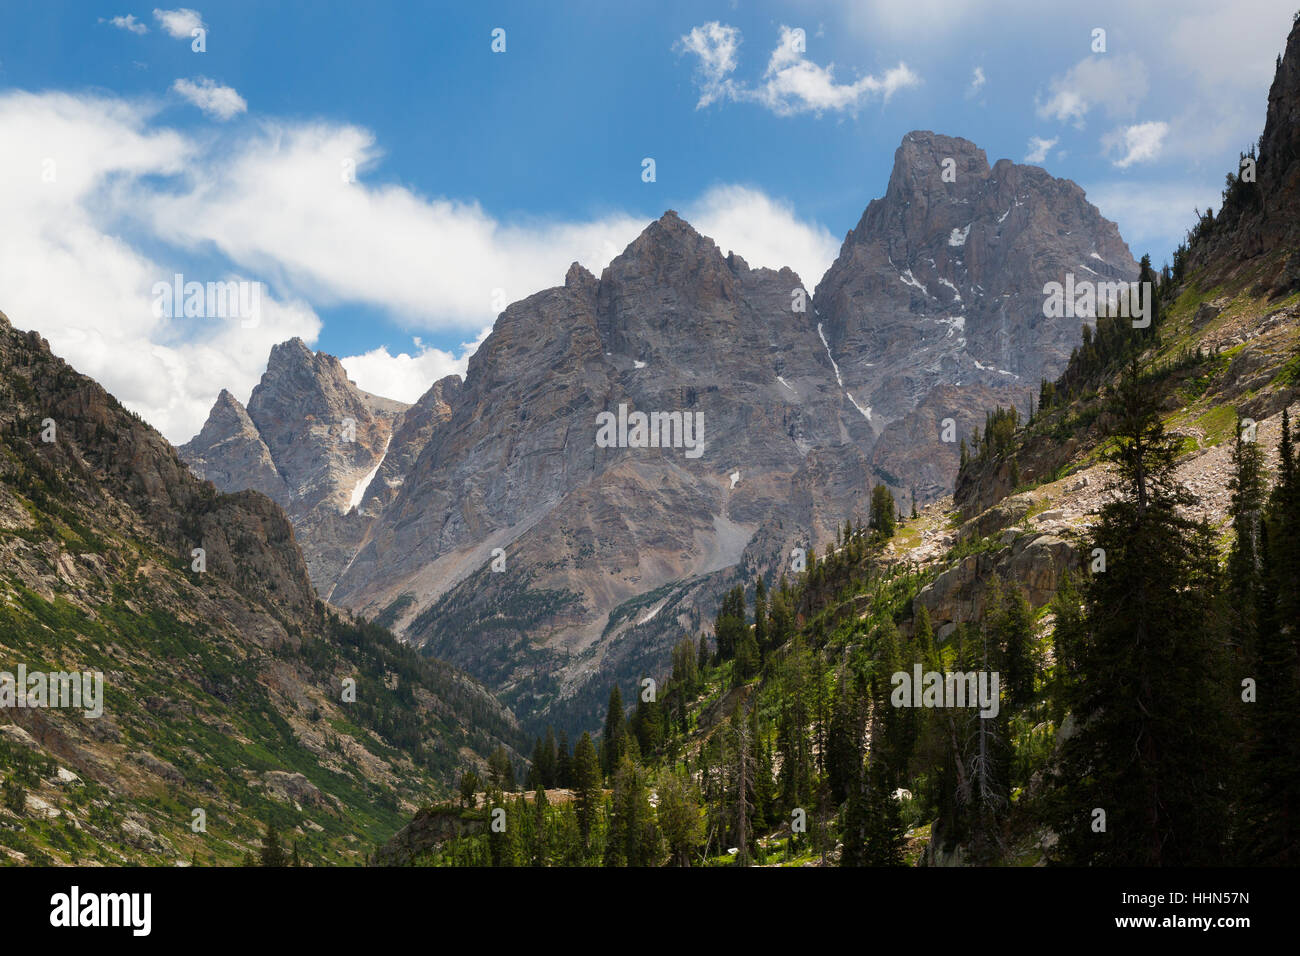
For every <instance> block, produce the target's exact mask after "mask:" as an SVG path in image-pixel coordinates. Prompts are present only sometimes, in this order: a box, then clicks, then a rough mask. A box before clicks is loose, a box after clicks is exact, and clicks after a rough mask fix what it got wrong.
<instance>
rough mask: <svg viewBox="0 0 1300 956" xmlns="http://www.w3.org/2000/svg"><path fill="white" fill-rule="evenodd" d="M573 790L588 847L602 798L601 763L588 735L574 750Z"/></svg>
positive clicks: (580, 829)
mask: <svg viewBox="0 0 1300 956" xmlns="http://www.w3.org/2000/svg"><path fill="white" fill-rule="evenodd" d="M573 789H574V791H575V792H574V803H575V804H576V805H577V811H578V830H579V832H580V833H581V835H582V843H583V846H587V845H589V842H590V840H591V829H592V825H593V824H594V822H595V820H596V814H597V813H598V812H599V810H600V804H601V797H602V794H601V789H600V762H599V761H598V760H597V758H596V746H595V744H593V743H592V742H591V735H590V734H588V733H584V734H583V735H582V737H581V738H579V740H578V746H577V747H575V748H574V749H573Z"/></svg>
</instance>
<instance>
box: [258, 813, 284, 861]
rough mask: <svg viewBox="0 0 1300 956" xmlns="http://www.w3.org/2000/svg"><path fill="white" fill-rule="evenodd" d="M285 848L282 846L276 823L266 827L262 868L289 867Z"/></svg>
mask: <svg viewBox="0 0 1300 956" xmlns="http://www.w3.org/2000/svg"><path fill="white" fill-rule="evenodd" d="M288 862H289V861H288V860H287V859H286V858H285V855H284V847H282V846H281V845H280V831H279V830H277V829H276V828H275V824H274V823H268V824H267V825H266V835H265V836H264V837H263V838H262V866H287V865H288Z"/></svg>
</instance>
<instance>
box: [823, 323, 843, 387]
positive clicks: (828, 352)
mask: <svg viewBox="0 0 1300 956" xmlns="http://www.w3.org/2000/svg"><path fill="white" fill-rule="evenodd" d="M817 334H818V335H819V336H821V340H822V346H823V347H824V348H825V349H826V357H827V358H828V359H830V360H831V368H833V369H835V381H837V382H839V385H840V388H843V387H844V379H843V378H842V377H841V376H840V367H839V366H838V365H836V364H835V356H833V355H831V346H830V343H829V342H827V341H826V333H825V332H823V331H822V324H821V323H820V322H818V323H817Z"/></svg>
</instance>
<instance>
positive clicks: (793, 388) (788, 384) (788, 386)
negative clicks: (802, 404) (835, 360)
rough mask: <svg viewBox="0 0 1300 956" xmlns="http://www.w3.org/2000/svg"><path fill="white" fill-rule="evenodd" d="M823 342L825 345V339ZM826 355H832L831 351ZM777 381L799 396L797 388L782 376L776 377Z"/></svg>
mask: <svg viewBox="0 0 1300 956" xmlns="http://www.w3.org/2000/svg"><path fill="white" fill-rule="evenodd" d="M822 341H823V344H824V343H825V340H824V339H823V340H822ZM826 354H827V355H830V350H829V349H827V350H826ZM776 380H777V381H778V382H780V383H781V384H782V385H784V386H785V387H786V388H788V389H789V390H790V391H792V392H794V393H795V394H796V395H798V394H799V393H798V391H796V390H795V387H794V386H793V385H791V384H790V383H789V382H787V381H786V380H785V379H783V378H782V377H781V376H780V375H778V376H777V377H776Z"/></svg>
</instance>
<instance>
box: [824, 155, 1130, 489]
mask: <svg viewBox="0 0 1300 956" xmlns="http://www.w3.org/2000/svg"><path fill="white" fill-rule="evenodd" d="M1137 272H1138V269H1137V264H1136V263H1135V262H1134V261H1133V256H1132V255H1131V254H1130V252H1129V249H1128V246H1126V245H1125V244H1124V241H1123V240H1122V239H1121V238H1120V235H1119V230H1118V229H1117V228H1116V226H1115V224H1114V223H1113V222H1110V221H1109V220H1107V219H1104V218H1102V216H1101V214H1100V213H1099V212H1098V210H1097V209H1096V207H1094V206H1092V205H1091V204H1090V203H1089V202H1088V201H1087V199H1086V198H1085V196H1084V192H1083V190H1082V189H1080V188H1079V187H1078V186H1077V185H1075V184H1074V183H1073V182H1070V181H1069V180H1065V179H1057V178H1055V177H1053V176H1052V175H1050V174H1049V173H1047V172H1046V171H1045V170H1043V169H1041V168H1039V167H1037V166H1022V165H1018V164H1016V163H1013V162H1011V161H1010V160H1006V159H1002V160H999V161H998V162H997V163H996V164H994V165H993V166H992V167H990V166H989V164H988V160H987V158H986V157H985V154H984V151H983V150H982V149H979V148H978V147H977V146H976V145H975V144H974V143H972V142H970V141H968V140H965V139H960V138H957V137H951V136H941V135H939V134H936V133H930V132H919V131H918V132H912V133H909V134H907V136H905V137H904V138H903V142H902V144H901V145H900V146H899V147H898V150H897V151H896V153H895V157H894V169H893V173H892V174H891V175H890V178H889V186H888V188H887V189H886V191H885V195H884V196H883V197H882V198H881V199H875V200H872V202H871V203H870V204H869V205H868V206H867V209H866V212H865V213H864V214H863V216H862V219H861V221H860V222H859V223H858V225H857V227H856V228H855V229H854V230H853V231H851V232H850V233H849V234H848V235H847V236H846V237H845V240H844V244H843V246H842V247H841V249H840V254H839V257H838V258H837V259H836V260H835V262H834V263H833V264H832V265H831V267H830V270H829V271H828V272H827V273H826V275H825V277H824V278H823V279H822V280H821V282H820V283H819V284H818V286H817V291H816V299H815V302H816V310H817V321H818V323H819V326H818V327H819V330H820V331H822V333H823V334H824V336H825V339H826V342H827V346H828V348H829V349H830V351H831V353H832V354H833V355H834V356H835V360H836V363H837V366H838V374H839V376H840V377H841V378H842V380H843V383H844V388H845V389H846V390H847V391H848V392H849V393H851V394H852V395H853V396H854V398H855V401H856V402H857V403H858V404H859V405H861V406H862V407H863V408H864V409H866V410H869V413H870V414H869V418H870V420H871V424H872V430H873V433H874V434H875V435H876V436H878V439H877V441H876V442H875V443H874V444H873V446H872V449H871V464H872V468H873V471H874V472H875V474H876V475H877V477H878V478H879V479H880V480H883V481H885V482H887V483H888V484H890V485H891V486H893V487H894V488H895V489H896V490H901V491H904V492H907V491H909V490H910V488H911V487H915V489H916V492H917V495H918V497H919V498H921V499H922V500H927V499H930V498H933V497H935V496H937V495H941V494H943V493H945V492H946V491H949V490H951V487H952V485H951V481H952V475H953V473H954V472H955V470H956V466H957V461H958V442H957V441H954V440H949V441H944V440H943V436H942V422H943V420H944V419H946V418H952V419H953V420H954V424H955V426H956V428H955V430H954V432H952V433H950V435H952V434H955V435H958V436H968V435H969V434H970V433H971V429H972V427H974V426H975V425H978V424H981V423H982V420H983V415H984V410H985V409H987V408H991V407H994V406H995V405H998V404H1001V405H1003V406H1007V405H1015V406H1016V407H1018V408H1020V409H1021V410H1022V411H1025V410H1027V408H1028V402H1029V396H1030V394H1031V391H1032V390H1036V389H1037V388H1038V384H1039V381H1040V380H1041V379H1043V378H1047V379H1048V380H1052V379H1055V378H1056V377H1057V376H1058V375H1059V374H1060V373H1061V372H1062V371H1063V370H1064V368H1065V363H1066V360H1067V359H1068V358H1069V356H1070V351H1071V350H1072V349H1073V348H1074V347H1075V346H1076V345H1077V344H1078V343H1079V336H1080V330H1081V328H1082V326H1083V324H1084V323H1085V322H1088V321H1090V319H1088V318H1085V317H1077V318H1068V319H1065V318H1051V319H1049V318H1046V317H1045V316H1044V308H1043V305H1044V293H1043V289H1044V286H1045V284H1047V283H1049V282H1062V283H1063V282H1064V281H1065V279H1066V275H1067V274H1070V273H1072V274H1073V275H1074V276H1075V278H1076V280H1087V281H1092V282H1102V281H1108V282H1113V281H1127V280H1132V279H1135V278H1136V277H1137Z"/></svg>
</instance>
